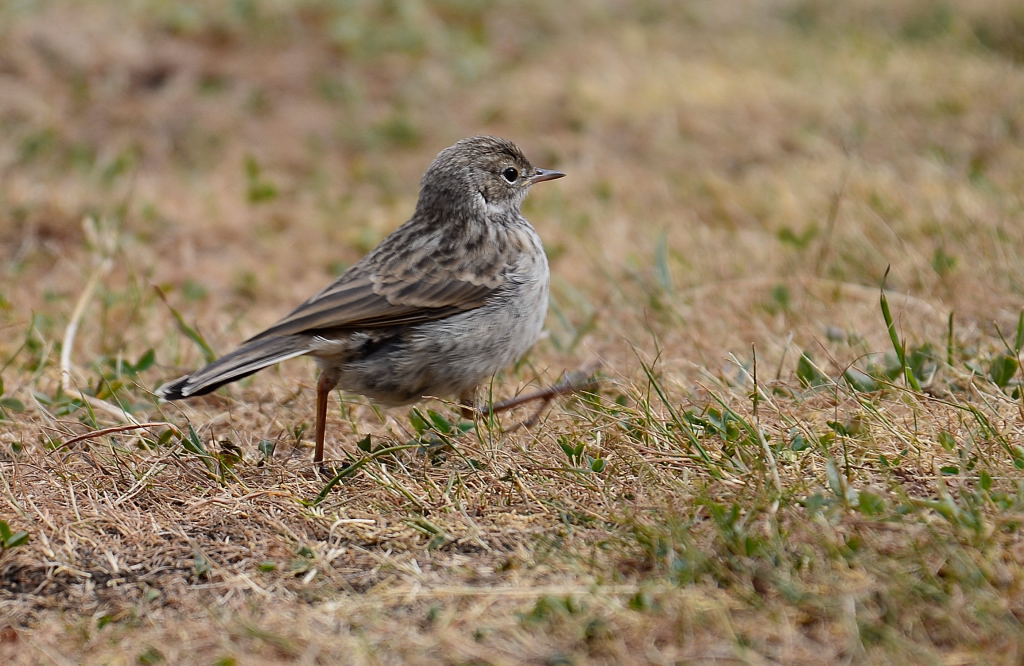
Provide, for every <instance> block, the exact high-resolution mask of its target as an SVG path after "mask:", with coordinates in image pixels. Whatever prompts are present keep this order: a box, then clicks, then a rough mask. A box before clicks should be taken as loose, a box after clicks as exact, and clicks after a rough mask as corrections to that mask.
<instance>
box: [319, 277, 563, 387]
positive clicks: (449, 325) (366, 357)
mask: <svg viewBox="0 0 1024 666" xmlns="http://www.w3.org/2000/svg"><path fill="white" fill-rule="evenodd" d="M542 277H543V280H536V281H533V282H528V283H524V284H519V285H516V287H515V290H514V291H512V292H507V293H505V294H504V297H503V298H494V299H492V301H491V302H489V303H487V304H485V305H484V306H482V307H480V308H477V309H475V310H470V311H467V312H463V313H460V314H457V315H453V316H451V317H447V318H445V319H441V320H438V321H433V322H427V323H424V324H419V325H417V326H414V327H409V328H406V329H405V330H403V331H401V332H398V333H396V335H395V337H394V338H392V339H389V340H388V341H387V342H386V343H384V344H375V345H369V346H367V348H368V349H369V351H368V353H365V354H363V355H359V354H358V352H357V353H356V354H355V355H353V356H349V358H348V359H346V360H344V361H341V359H337V360H334V361H332V360H331V359H328V358H325V357H324V356H320V357H319V362H320V364H321V366H327V365H331V366H333V367H335V368H337V369H338V370H339V374H340V381H339V386H340V387H341V388H343V389H345V390H347V391H351V392H354V393H361V394H363V395H366V396H368V397H370V398H371V399H373V400H374V401H376V402H379V403H382V404H384V405H392V406H394V405H403V404H409V403H411V402H415V401H416V400H419V399H420V398H421V397H423V396H439V397H449V396H459V395H463V394H465V393H467V392H469V391H471V390H472V389H473V388H474V387H476V386H478V385H479V384H481V383H483V382H485V381H487V380H488V379H489V378H490V377H491V376H492V375H494V373H496V372H498V371H499V370H501V369H503V368H505V367H507V366H508V365H510V364H512V363H514V362H515V361H517V360H518V359H519V358H520V357H521V356H522V355H523V354H525V353H526V351H527V350H528V349H529V348H530V347H531V346H532V345H533V344H534V343H535V342H536V341H537V339H538V338H539V337H540V334H541V331H542V330H543V327H544V319H545V315H546V313H547V301H548V290H547V287H548V285H547V275H546V272H545V274H544V275H543V276H542ZM357 335H358V334H357ZM349 348H350V349H352V348H355V349H359V345H355V344H354V345H349ZM338 361H341V362H338Z"/></svg>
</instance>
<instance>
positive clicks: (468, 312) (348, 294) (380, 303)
mask: <svg viewBox="0 0 1024 666" xmlns="http://www.w3.org/2000/svg"><path fill="white" fill-rule="evenodd" d="M564 175H565V174H563V173H561V172H559V171H551V170H549V169H538V168H536V167H534V166H533V165H532V164H530V161H529V160H527V159H526V157H525V156H524V155H523V153H522V151H520V150H519V148H517V147H516V146H515V144H513V143H512V142H510V141H507V140H505V139H499V138H496V137H490V136H478V137H472V138H468V139H462V140H461V141H459V142H457V143H456V144H455V145H453V146H451V147H449V148H445V149H444V150H442V151H441V152H440V153H438V155H437V157H436V158H435V159H434V161H433V163H432V164H431V165H430V168H428V169H427V172H426V173H425V174H424V175H423V180H422V182H421V184H420V195H419V200H418V201H417V203H416V211H415V212H414V213H413V215H412V218H411V219H410V220H409V221H407V222H406V223H405V224H403V225H402V226H401V227H399V228H398V229H396V230H395V231H394V232H392V233H391V234H390V235H389V236H387V237H386V238H385V239H384V240H383V241H381V243H380V245H378V246H377V247H376V248H375V249H374V250H373V251H371V252H370V253H369V254H368V255H366V256H365V257H363V259H361V260H360V261H359V262H358V263H356V264H355V265H353V266H352V267H351V268H350V269H348V270H347V271H346V272H345V273H344V274H343V275H342V276H341V277H339V278H337V279H336V280H335V281H334V282H332V283H331V284H329V285H328V286H327V287H325V288H324V289H323V290H321V291H320V292H318V293H317V294H316V295H315V296H313V297H312V298H310V299H309V300H307V301H306V302H305V303H303V304H302V305H300V306H299V307H297V308H295V310H293V311H292V312H291V313H290V314H289V315H287V316H286V317H284V318H283V319H281V320H280V321H278V322H277V323H276V324H274V325H273V326H271V327H270V328H268V329H267V330H265V331H263V332H262V333H259V334H257V335H255V336H253V337H252V338H249V339H248V340H246V341H245V342H243V343H242V345H241V346H240V347H239V348H238V349H236V350H235V351H233V352H231V353H229V354H227V355H226V356H222V357H221V358H219V359H217V360H215V361H213V362H212V363H210V364H209V365H207V366H206V367H203V368H200V369H199V370H196V371H195V372H193V373H191V374H189V375H186V376H184V377H181V378H180V379H176V380H174V381H172V382H170V383H168V384H165V385H163V386H161V387H160V388H159V389H157V394H158V395H159V396H161V397H162V398H164V399H166V400H178V399H181V398H189V397H192V396H197V395H202V394H204V393H209V392H211V391H213V390H215V389H217V388H218V387H220V386H223V385H224V384H227V383H229V382H233V381H236V380H238V379H241V378H243V377H246V376H248V375H251V374H252V373H254V372H256V371H258V370H262V369H263V368H266V367H267V366H270V365H274V364H275V363H279V362H281V361H284V360H285V359H289V358H293V357H295V356H303V355H307V354H308V355H309V356H312V357H313V358H314V359H315V360H316V363H317V365H318V366H319V369H320V375H319V379H318V380H317V384H316V390H317V400H316V448H315V449H314V453H313V461H314V463H316V464H320V463H322V462H323V452H324V433H325V427H326V417H327V399H328V396H329V395H330V392H331V390H332V389H334V388H335V387H338V386H340V387H341V388H342V389H344V390H345V391H350V392H352V393H360V394H362V395H365V396H367V397H369V398H370V399H371V400H373V401H375V402H377V403H380V404H382V405H385V406H389V407H390V406H398V405H406V404H410V403H413V402H416V401H418V400H420V399H422V398H424V397H427V396H433V397H449V396H452V397H456V398H457V399H458V400H459V401H460V402H461V403H462V404H463V405H469V404H472V400H473V396H474V394H475V389H476V387H477V386H478V385H480V384H481V383H482V382H484V381H486V380H488V378H490V377H491V376H492V375H494V373H496V372H497V371H499V370H501V369H502V368H504V367H506V366H508V365H509V364H511V363H513V362H515V361H516V360H518V359H519V358H520V357H521V356H522V355H523V354H524V353H525V352H526V351H527V350H528V349H529V348H530V347H531V346H532V345H533V343H535V342H536V341H537V338H538V337H539V336H540V333H541V329H542V327H543V325H544V318H545V315H546V313H547V307H548V279H549V278H548V262H547V258H546V256H545V255H544V248H543V246H542V245H541V241H540V237H539V236H538V235H537V232H536V231H535V230H534V228H533V226H531V225H530V223H529V222H528V221H527V220H526V218H524V217H523V215H522V213H520V210H519V209H520V206H521V204H522V202H523V198H524V197H525V196H526V193H527V191H528V190H529V189H530V186H531V185H533V184H535V183H539V182H542V181H545V180H553V179H555V178H561V177H562V176H564Z"/></svg>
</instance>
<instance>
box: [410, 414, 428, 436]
mask: <svg viewBox="0 0 1024 666" xmlns="http://www.w3.org/2000/svg"><path fill="white" fill-rule="evenodd" d="M409 424H410V425H412V429H413V430H414V431H415V432H416V434H417V435H422V434H423V432H424V431H425V430H426V429H427V427H428V425H427V421H426V419H424V418H423V415H422V414H420V410H418V409H412V410H410V411H409Z"/></svg>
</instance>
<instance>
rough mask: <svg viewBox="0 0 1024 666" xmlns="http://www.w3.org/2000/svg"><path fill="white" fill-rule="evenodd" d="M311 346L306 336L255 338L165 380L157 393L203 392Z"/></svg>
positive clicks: (163, 395) (164, 395) (173, 397)
mask: <svg viewBox="0 0 1024 666" xmlns="http://www.w3.org/2000/svg"><path fill="white" fill-rule="evenodd" d="M310 350H311V347H310V340H309V338H308V337H306V336H297V335H291V336H287V337H282V338H269V339H265V340H253V341H251V342H247V343H245V344H243V345H242V346H241V347H239V348H238V349H236V350H235V351H233V352H231V353H230V354H227V355H225V356H221V357H220V358H218V359H217V360H216V361H213V362H212V363H210V364H209V365H207V366H205V367H203V368H200V369H199V370H196V371H195V372H193V373H192V374H189V375H185V376H184V377H180V378H178V379H176V380H174V381H172V382H168V383H166V384H164V385H163V386H161V387H160V388H158V389H157V390H156V394H157V395H158V396H160V397H161V398H163V399H164V400H180V399H181V398H190V397H192V396H196V395H203V394H206V393H210V392H211V391H215V390H217V389H218V388H220V387H221V386H224V385H225V384H230V383H231V382H234V381H237V380H239V379H242V378H243V377H248V376H249V375H251V374H253V373H254V372H257V371H259V370H262V369H263V368H266V367H267V366H271V365H274V364H275V363H280V362H281V361H284V360H285V359H289V358H294V357H295V356H302V355H303V354H307V353H309V351H310Z"/></svg>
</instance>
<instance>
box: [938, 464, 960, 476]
mask: <svg viewBox="0 0 1024 666" xmlns="http://www.w3.org/2000/svg"><path fill="white" fill-rule="evenodd" d="M939 471H940V472H942V473H943V474H945V475H946V476H950V475H953V474H959V473H960V468H959V467H957V466H956V465H946V466H945V467H940V468H939Z"/></svg>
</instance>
